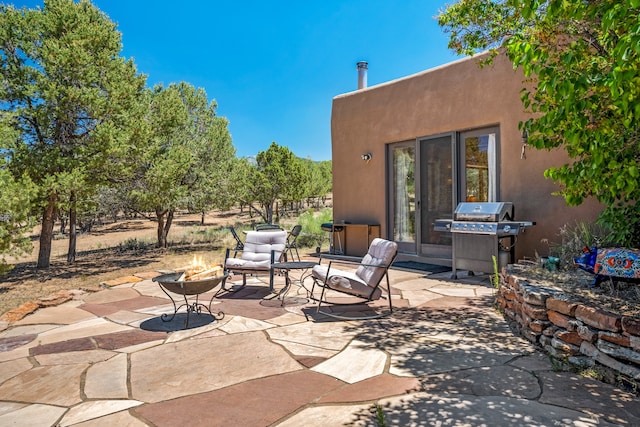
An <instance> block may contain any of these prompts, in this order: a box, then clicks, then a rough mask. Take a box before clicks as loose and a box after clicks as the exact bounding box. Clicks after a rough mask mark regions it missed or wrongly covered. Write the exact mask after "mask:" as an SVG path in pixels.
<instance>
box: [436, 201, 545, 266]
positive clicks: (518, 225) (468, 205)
mask: <svg viewBox="0 0 640 427" xmlns="http://www.w3.org/2000/svg"><path fill="white" fill-rule="evenodd" d="M533 225H535V222H532V221H515V220H514V208H513V203H511V202H480V203H478V202H463V203H460V204H458V206H457V207H456V210H455V211H454V212H453V219H437V220H436V221H435V223H434V227H433V229H434V231H441V232H450V233H452V235H453V236H452V237H453V239H452V241H453V242H452V260H451V261H452V270H453V275H452V277H453V278H456V277H457V273H456V270H458V269H460V270H468V271H469V274H473V272H474V271H478V272H483V273H492V272H493V268H494V267H493V257H494V256H495V257H496V260H497V262H498V265H499V266H500V267H503V266H505V265H507V264H508V263H510V262H511V261H512V260H513V257H514V246H515V242H516V238H517V236H518V234H520V233H523V232H524V231H525V229H526V228H527V227H531V226H533Z"/></svg>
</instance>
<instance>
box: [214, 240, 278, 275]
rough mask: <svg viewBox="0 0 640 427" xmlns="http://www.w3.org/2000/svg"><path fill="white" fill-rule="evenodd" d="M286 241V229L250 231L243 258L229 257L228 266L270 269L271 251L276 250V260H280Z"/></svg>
mask: <svg viewBox="0 0 640 427" xmlns="http://www.w3.org/2000/svg"><path fill="white" fill-rule="evenodd" d="M286 243H287V232H286V231H269V232H266V231H263V232H259V231H249V232H247V237H246V239H245V242H244V249H243V251H242V255H241V258H227V259H226V261H225V265H226V268H229V269H233V268H239V269H255V270H269V269H270V268H271V251H275V254H274V260H275V262H278V261H280V259H281V257H282V253H283V252H284V248H285V246H286Z"/></svg>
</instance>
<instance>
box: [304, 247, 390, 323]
mask: <svg viewBox="0 0 640 427" xmlns="http://www.w3.org/2000/svg"><path fill="white" fill-rule="evenodd" d="M397 254H398V245H397V244H396V243H395V242H392V241H389V240H384V239H380V238H375V239H373V241H372V242H371V245H370V246H369V250H368V252H367V254H366V255H365V256H364V257H363V258H362V262H361V263H360V265H359V266H358V268H357V269H356V271H355V272H348V271H342V270H339V269H337V268H332V263H333V261H332V262H330V263H329V264H328V265H324V264H320V265H317V266H315V267H314V268H313V271H312V273H311V277H312V278H313V286H312V288H311V295H312V297H313V295H314V293H313V291H314V289H315V286H316V285H318V286H319V287H321V288H322V292H321V294H320V298H319V299H318V300H317V301H318V308H317V310H316V312H317V313H322V314H324V315H327V316H330V317H334V318H337V319H346V320H354V319H359V320H364V319H377V318H379V317H383V316H386V315H388V314H391V312H392V311H393V304H392V302H391V286H390V284H389V273H388V270H389V267H390V266H391V264H392V263H393V261H394V260H395V258H396V255H397ZM341 262H342V261H341ZM383 278H385V279H386V283H387V289H386V294H387V295H386V298H387V299H388V300H389V310H388V311H386V310H385V311H383V312H382V313H379V314H374V315H366V316H360V317H357V316H341V315H339V314H336V313H332V312H328V311H322V310H321V307H322V305H323V304H325V305H337V306H339V305H354V304H357V303H368V302H371V301H375V300H378V299H380V297H382V289H381V286H380V285H381V283H382V279H383ZM327 291H335V292H340V293H343V294H346V295H349V296H350V297H353V298H348V302H336V301H335V298H334V299H333V301H329V300H328V299H327ZM354 299H355V302H354V301H353V300H354Z"/></svg>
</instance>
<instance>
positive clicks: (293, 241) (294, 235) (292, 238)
mask: <svg viewBox="0 0 640 427" xmlns="http://www.w3.org/2000/svg"><path fill="white" fill-rule="evenodd" d="M301 231H302V226H301V225H299V224H298V225H296V226H294V227H293V228H292V229H291V232H290V233H289V236H288V237H287V249H286V252H287V253H288V254H289V255H290V256H291V259H290V260H289V261H295V258H294V256H293V251H296V257H297V258H298V261H300V254H299V253H298V243H297V240H298V236H299V235H300V232H301Z"/></svg>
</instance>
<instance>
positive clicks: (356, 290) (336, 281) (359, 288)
mask: <svg viewBox="0 0 640 427" xmlns="http://www.w3.org/2000/svg"><path fill="white" fill-rule="evenodd" d="M327 270H329V278H328V280H327V286H328V287H329V288H330V289H334V290H336V291H339V292H344V293H346V294H350V295H354V296H358V297H362V298H368V299H371V300H376V299H379V298H380V296H381V295H382V290H381V289H380V287H378V288H376V289H375V290H374V291H373V294H372V293H371V291H372V289H373V288H372V287H371V286H368V285H367V284H366V283H365V282H363V281H362V279H360V278H359V277H358V276H357V275H356V274H355V273H352V272H348V271H342V270H339V269H337V268H331V269H329V266H328V265H316V266H315V267H313V270H312V271H311V275H312V276H313V277H315V278H317V279H318V280H319V281H320V282H322V283H324V280H325V278H326V277H327Z"/></svg>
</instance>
